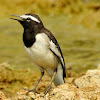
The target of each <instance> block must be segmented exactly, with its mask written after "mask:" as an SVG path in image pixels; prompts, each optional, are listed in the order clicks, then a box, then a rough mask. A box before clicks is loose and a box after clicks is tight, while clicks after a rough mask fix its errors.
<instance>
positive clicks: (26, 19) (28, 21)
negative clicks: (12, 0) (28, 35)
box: [11, 13, 44, 30]
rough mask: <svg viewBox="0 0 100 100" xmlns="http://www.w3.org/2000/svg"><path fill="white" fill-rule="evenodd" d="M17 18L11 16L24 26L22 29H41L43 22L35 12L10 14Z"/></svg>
mask: <svg viewBox="0 0 100 100" xmlns="http://www.w3.org/2000/svg"><path fill="white" fill-rule="evenodd" d="M12 16H15V17H18V18H11V19H13V20H17V21H19V22H20V24H21V25H22V26H23V27H24V29H35V30H36V29H38V30H39V29H41V28H43V27H44V26H43V23H42V21H41V19H40V18H39V16H38V15H36V14H31V13H28V14H24V15H12Z"/></svg>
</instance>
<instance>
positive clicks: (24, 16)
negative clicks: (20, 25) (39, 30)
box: [20, 15, 40, 23]
mask: <svg viewBox="0 0 100 100" xmlns="http://www.w3.org/2000/svg"><path fill="white" fill-rule="evenodd" d="M20 17H21V18H25V19H27V18H31V19H32V20H33V21H36V22H38V23H40V21H39V20H38V19H37V18H35V17H33V16H31V15H21V16H20Z"/></svg>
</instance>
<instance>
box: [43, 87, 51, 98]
mask: <svg viewBox="0 0 100 100" xmlns="http://www.w3.org/2000/svg"><path fill="white" fill-rule="evenodd" d="M47 93H49V95H50V87H49V88H47V90H46V91H45V92H44V94H43V95H42V96H41V97H44V96H45V95H46V94H47Z"/></svg>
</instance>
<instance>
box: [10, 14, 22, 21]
mask: <svg viewBox="0 0 100 100" xmlns="http://www.w3.org/2000/svg"><path fill="white" fill-rule="evenodd" d="M11 16H14V17H17V18H10V19H13V20H17V21H19V22H20V21H23V19H22V18H21V17H20V16H19V15H11Z"/></svg>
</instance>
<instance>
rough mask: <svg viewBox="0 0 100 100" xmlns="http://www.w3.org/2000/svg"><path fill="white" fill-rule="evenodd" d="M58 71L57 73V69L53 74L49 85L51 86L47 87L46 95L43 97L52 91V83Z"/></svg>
mask: <svg viewBox="0 0 100 100" xmlns="http://www.w3.org/2000/svg"><path fill="white" fill-rule="evenodd" d="M56 73H57V69H56V70H55V71H54V74H53V76H52V78H51V82H50V85H49V87H48V88H47V89H46V91H45V92H44V95H43V96H42V97H44V96H45V95H46V94H47V93H48V92H50V88H51V85H52V82H53V80H54V78H55V75H56Z"/></svg>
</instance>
